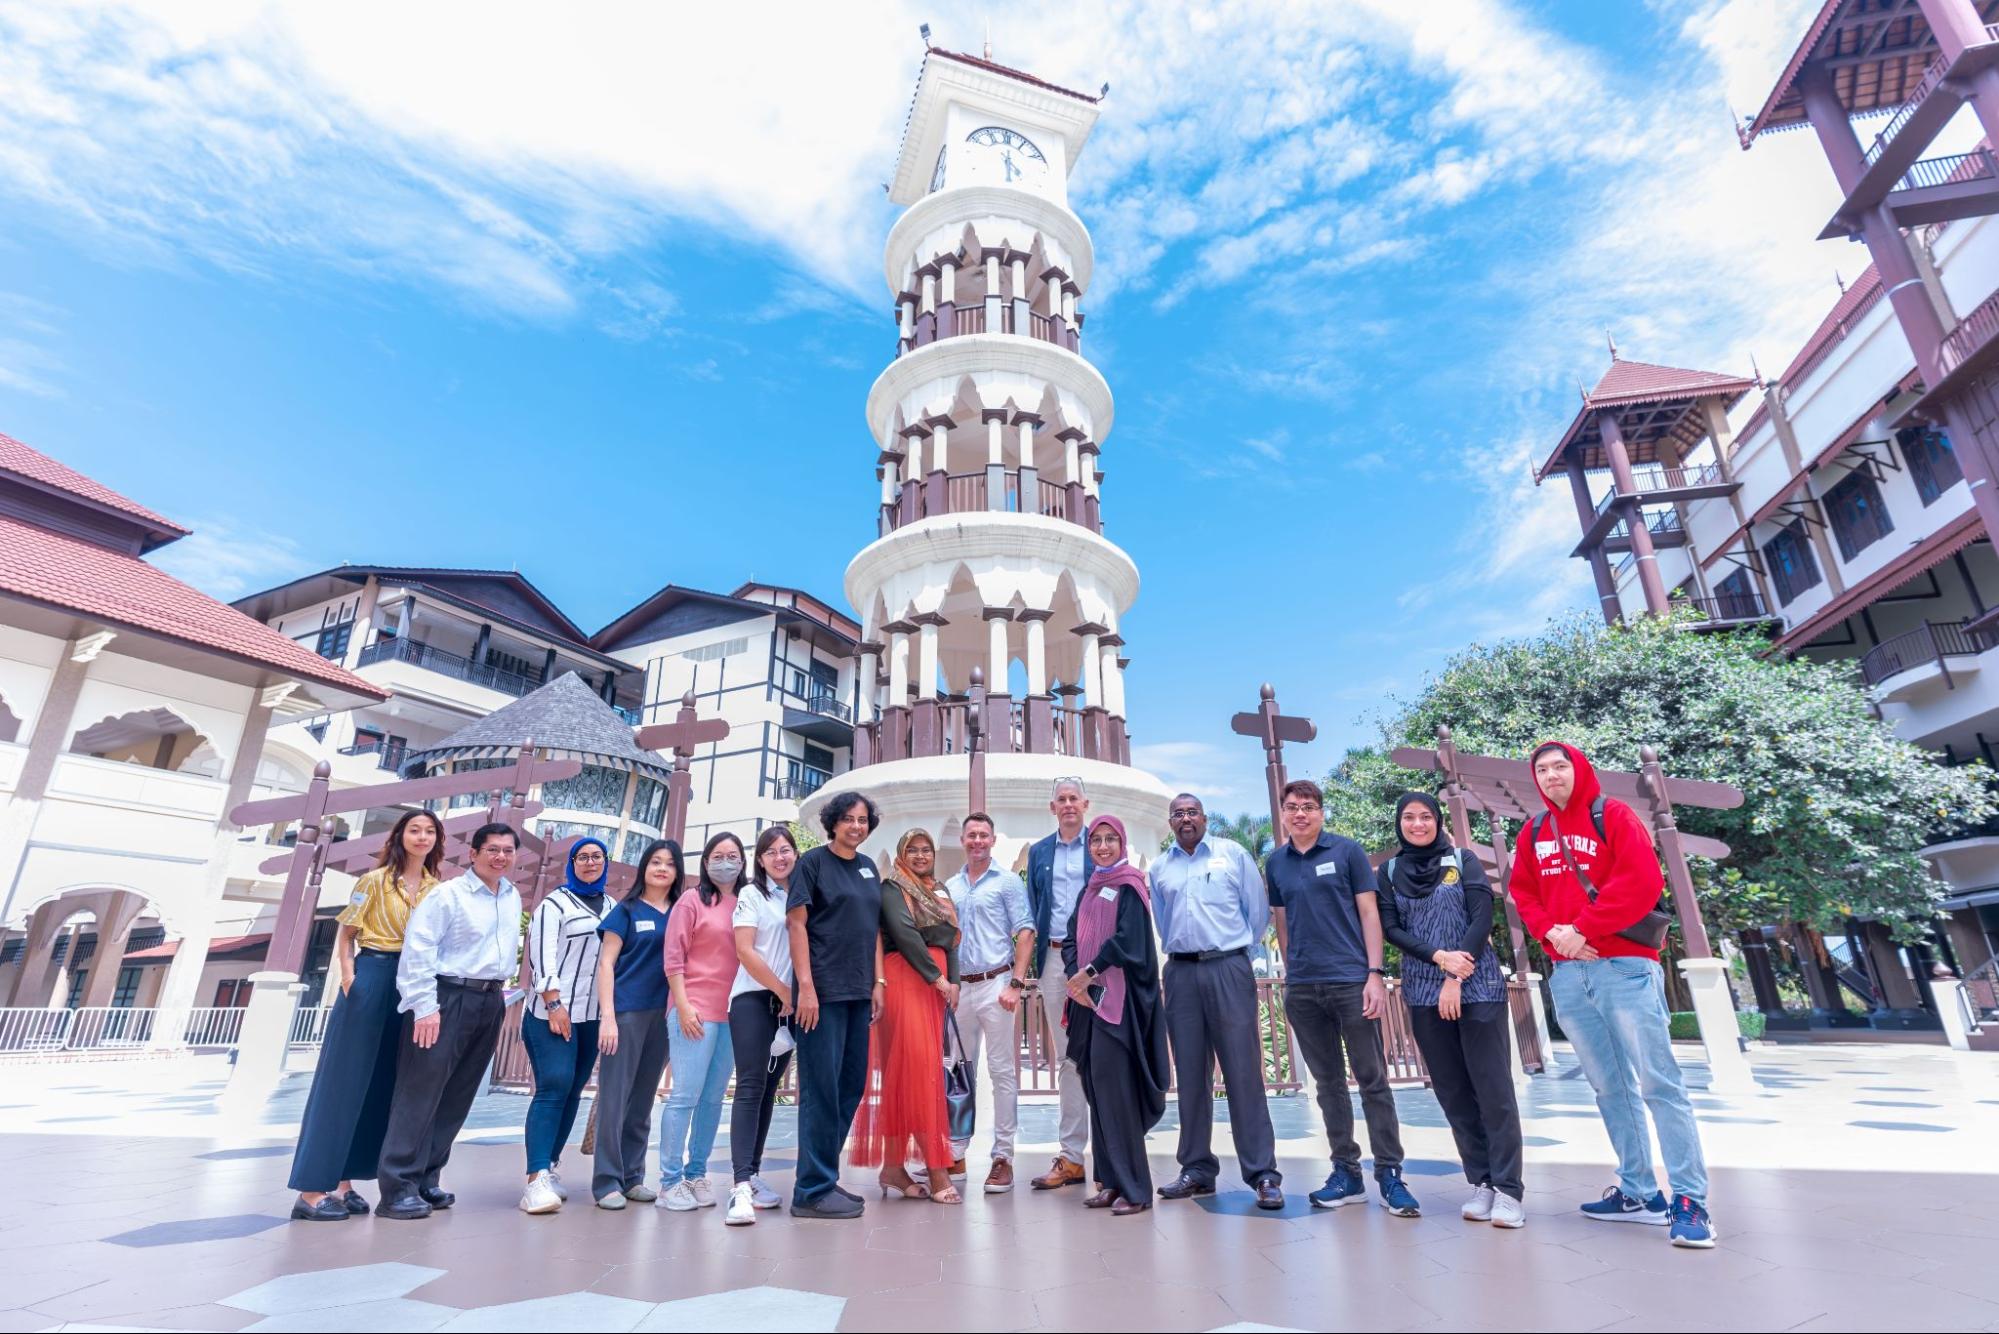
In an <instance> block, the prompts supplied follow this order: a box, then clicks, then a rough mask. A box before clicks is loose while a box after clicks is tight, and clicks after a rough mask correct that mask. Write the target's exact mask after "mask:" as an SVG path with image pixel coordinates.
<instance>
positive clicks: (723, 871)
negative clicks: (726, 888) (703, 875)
mask: <svg viewBox="0 0 1999 1334" xmlns="http://www.w3.org/2000/svg"><path fill="white" fill-rule="evenodd" d="M742 874H743V863H742V862H741V861H740V860H739V859H737V858H735V857H717V858H715V860H713V861H711V862H709V863H708V878H709V879H710V880H712V881H714V882H715V883H716V884H718V885H733V884H735V883H736V881H737V880H739V879H741V878H742Z"/></svg>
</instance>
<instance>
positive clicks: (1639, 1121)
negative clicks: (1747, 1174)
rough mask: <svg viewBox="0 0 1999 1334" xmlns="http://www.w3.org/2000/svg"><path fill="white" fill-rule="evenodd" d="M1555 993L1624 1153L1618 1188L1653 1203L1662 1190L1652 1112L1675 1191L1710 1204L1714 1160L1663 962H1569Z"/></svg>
mask: <svg viewBox="0 0 1999 1334" xmlns="http://www.w3.org/2000/svg"><path fill="white" fill-rule="evenodd" d="M1548 990H1549V991H1551V992H1553V993H1554V996H1555V1015H1556V1017H1557V1018H1559V1019H1560V1020H1561V1021H1562V1031H1563V1032H1564V1033H1566V1034H1568V1038H1569V1041H1570V1043H1571V1044H1573V1045H1574V1047H1575V1049H1576V1059H1577V1060H1579V1061H1581V1062H1582V1067H1583V1074H1584V1075H1585V1076H1586V1077H1587V1078H1588V1079H1589V1085H1590V1087H1591V1088H1592V1089H1594V1090H1595V1091H1596V1106H1597V1111H1598V1112H1599V1113H1601V1114H1602V1116H1603V1128H1604V1129H1605V1130H1606V1131H1608V1132H1609V1134H1610V1143H1611V1147H1612V1148H1614V1149H1615V1150H1616V1151H1617V1184H1618V1188H1619V1189H1621V1190H1622V1191H1623V1192H1624V1193H1625V1194H1626V1195H1629V1196H1631V1197H1632V1198H1633V1199H1637V1200H1649V1199H1651V1198H1652V1195H1653V1193H1654V1192H1655V1191H1657V1190H1658V1189H1659V1183H1658V1178H1657V1177H1655V1176H1654V1175H1653V1173H1652V1141H1651V1139H1650V1137H1649V1136H1647V1135H1646V1133H1645V1110H1646V1108H1648V1107H1649V1108H1650V1109H1651V1111H1652V1127H1653V1129H1655V1130H1656V1131H1658V1133H1659V1153H1660V1155H1661V1156H1662V1157H1664V1158H1665V1160H1666V1180H1667V1181H1668V1182H1669V1183H1670V1184H1671V1186H1672V1192H1673V1194H1674V1195H1676V1196H1677V1195H1690V1196H1692V1197H1693V1198H1694V1199H1695V1200H1697V1201H1699V1202H1700V1203H1702V1204H1706V1203H1707V1162H1706V1159H1705V1158H1703V1157H1702V1155H1701V1134H1700V1128H1699V1127H1698V1126H1696V1125H1695V1124H1694V1108H1693V1104H1692V1103H1691V1102H1689V1101H1688V1100H1687V1086H1686V1084H1685V1082H1684V1081H1683V1080H1682V1079H1681V1078H1680V1063H1679V1062H1678V1061H1676V1060H1674V1059H1673V1042H1672V1038H1671V1036H1670V1035H1669V1034H1668V1032H1667V1019H1666V979H1665V974H1664V973H1663V972H1662V971H1661V970H1660V968H1659V965H1658V964H1657V963H1656V962H1654V961H1653V960H1651V959H1634V958H1610V959H1598V960H1596V961H1595V962H1593V963H1592V962H1584V961H1581V960H1576V959H1565V960H1563V961H1562V962H1560V963H1557V964H1556V965H1555V971H1554V975H1553V976H1552V977H1550V978H1549V979H1548Z"/></svg>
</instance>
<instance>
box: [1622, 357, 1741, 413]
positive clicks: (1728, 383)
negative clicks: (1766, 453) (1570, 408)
mask: <svg viewBox="0 0 1999 1334" xmlns="http://www.w3.org/2000/svg"><path fill="white" fill-rule="evenodd" d="M1754 383H1755V382H1754V381H1752V380H1750V379H1749V378H1748V377H1747V376H1743V375H1721V374H1718V373H1716V372H1714V371H1686V370H1681V369H1680V368H1679V367H1677V366H1654V365H1652V364H1651V363H1650V362H1645V361H1625V360H1623V359H1622V358H1619V359H1617V360H1614V361H1612V362H1611V363H1610V369H1609V370H1607V371H1605V372H1604V373H1603V378H1602V379H1601V380H1598V381H1597V382H1596V388H1594V389H1592V390H1590V391H1589V397H1588V398H1587V400H1586V402H1587V404H1588V406H1590V407H1592V408H1601V407H1607V406H1611V405H1614V404H1619V403H1652V402H1658V401H1661V400H1664V399H1672V398H1695V397H1699V396H1701V395H1704V394H1739V393H1741V392H1742V391H1743V390H1745V389H1748V388H1750V387H1751V386H1752V385H1753V384H1754Z"/></svg>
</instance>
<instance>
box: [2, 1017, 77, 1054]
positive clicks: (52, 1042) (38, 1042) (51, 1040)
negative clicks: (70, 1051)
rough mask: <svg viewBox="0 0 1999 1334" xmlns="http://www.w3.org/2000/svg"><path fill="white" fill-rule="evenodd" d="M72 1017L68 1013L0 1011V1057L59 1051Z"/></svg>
mask: <svg viewBox="0 0 1999 1334" xmlns="http://www.w3.org/2000/svg"><path fill="white" fill-rule="evenodd" d="M72 1017H73V1015H72V1014H71V1012H70V1011H68V1010H50V1009H46V1008H40V1009H29V1008H25V1007H18V1006H17V1007H14V1008H12V1009H4V1010H0V1054H13V1053H22V1052H49V1051H61V1050H62V1049H63V1044H64V1043H66V1042H68V1041H69V1024H70V1020H71V1018H72Z"/></svg>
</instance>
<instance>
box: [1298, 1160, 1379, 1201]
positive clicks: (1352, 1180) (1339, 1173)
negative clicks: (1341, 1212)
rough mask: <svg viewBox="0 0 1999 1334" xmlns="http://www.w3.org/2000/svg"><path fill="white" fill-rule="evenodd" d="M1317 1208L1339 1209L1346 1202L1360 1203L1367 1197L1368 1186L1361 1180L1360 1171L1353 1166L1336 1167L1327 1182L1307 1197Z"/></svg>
mask: <svg viewBox="0 0 1999 1334" xmlns="http://www.w3.org/2000/svg"><path fill="white" fill-rule="evenodd" d="M1305 1198H1306V1199H1308V1200H1310V1201H1311V1202H1312V1206H1313V1207H1314V1208H1316V1209H1337V1208H1339V1207H1340V1206H1342V1205H1346V1204H1359V1203H1360V1202H1361V1201H1362V1200H1365V1199H1366V1198H1367V1187H1366V1186H1363V1185H1362V1184H1361V1181H1360V1173H1359V1172H1358V1171H1356V1170H1355V1169H1354V1168H1351V1167H1335V1168H1334V1169H1333V1172H1332V1175H1331V1176H1329V1177H1327V1178H1326V1184H1325V1185H1323V1186H1321V1187H1319V1188H1318V1189H1317V1190H1315V1191H1313V1192H1312V1193H1311V1194H1310V1195H1307V1196H1306V1197H1305Z"/></svg>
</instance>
